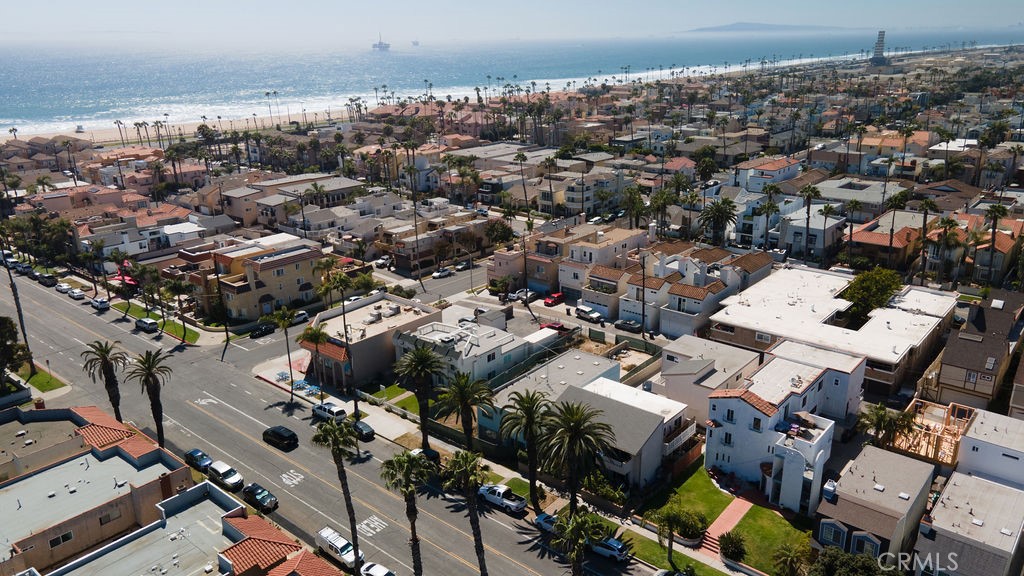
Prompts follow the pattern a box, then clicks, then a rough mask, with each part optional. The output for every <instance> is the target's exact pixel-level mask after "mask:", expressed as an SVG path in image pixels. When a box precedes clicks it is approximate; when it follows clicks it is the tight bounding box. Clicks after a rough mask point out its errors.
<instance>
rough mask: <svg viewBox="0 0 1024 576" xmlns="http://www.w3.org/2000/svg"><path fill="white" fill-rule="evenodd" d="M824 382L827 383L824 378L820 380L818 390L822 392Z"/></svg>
mask: <svg viewBox="0 0 1024 576" xmlns="http://www.w3.org/2000/svg"><path fill="white" fill-rule="evenodd" d="M824 383H825V382H824V381H823V380H818V392H821V386H822V384H824Z"/></svg>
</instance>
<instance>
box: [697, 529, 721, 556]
mask: <svg viewBox="0 0 1024 576" xmlns="http://www.w3.org/2000/svg"><path fill="white" fill-rule="evenodd" d="M700 551H701V552H704V553H705V554H707V555H709V556H715V557H717V556H718V538H716V537H714V536H712V535H711V534H710V533H708V532H705V533H704V538H703V539H702V540H701V542H700Z"/></svg>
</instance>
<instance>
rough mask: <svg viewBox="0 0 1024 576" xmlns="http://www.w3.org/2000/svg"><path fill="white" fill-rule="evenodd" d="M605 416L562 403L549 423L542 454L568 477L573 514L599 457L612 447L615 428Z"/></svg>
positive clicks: (552, 412) (553, 408) (542, 444)
mask: <svg viewBox="0 0 1024 576" xmlns="http://www.w3.org/2000/svg"><path fill="white" fill-rule="evenodd" d="M601 414H603V412H602V411H601V410H598V409H596V408H591V407H590V406H586V405H584V404H580V403H578V402H559V403H558V404H555V405H554V407H552V409H551V418H550V419H549V420H547V421H546V426H545V430H544V436H543V440H542V443H541V452H542V453H543V454H544V457H545V459H546V460H547V461H548V462H550V463H551V464H553V465H554V467H555V469H556V470H558V471H560V472H562V473H563V474H564V475H565V479H566V484H567V485H568V488H569V495H570V496H569V514H570V515H571V514H575V513H576V505H577V503H578V496H579V488H580V481H581V480H582V479H583V478H585V477H586V476H587V474H588V473H589V472H590V471H591V470H593V468H594V466H595V464H596V462H597V458H598V456H599V455H600V454H601V453H602V452H605V451H607V450H609V449H610V448H611V446H612V442H613V441H614V438H615V434H614V432H613V431H612V427H611V426H609V425H608V423H606V422H601V421H600V420H599V418H600V417H601Z"/></svg>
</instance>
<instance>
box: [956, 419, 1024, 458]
mask: <svg viewBox="0 0 1024 576" xmlns="http://www.w3.org/2000/svg"><path fill="white" fill-rule="evenodd" d="M964 436H966V437H968V438H976V439H978V440H982V441H984V442H988V443H990V444H995V445H996V446H1000V447H1003V448H1010V449H1012V450H1016V451H1018V452H1024V420H1018V419H1017V418H1010V417H1009V416H1003V415H1002V414H996V413H995V412H989V411H988V410H975V411H974V420H972V421H971V424H970V426H968V427H967V430H966V431H965V432H964Z"/></svg>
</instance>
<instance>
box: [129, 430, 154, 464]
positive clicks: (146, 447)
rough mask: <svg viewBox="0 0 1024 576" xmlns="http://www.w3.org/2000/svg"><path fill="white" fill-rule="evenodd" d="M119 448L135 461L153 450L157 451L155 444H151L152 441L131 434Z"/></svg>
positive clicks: (144, 436)
mask: <svg viewBox="0 0 1024 576" xmlns="http://www.w3.org/2000/svg"><path fill="white" fill-rule="evenodd" d="M121 448H123V449H124V451H125V452H127V453H128V455H130V456H131V457H132V458H136V459H137V458H139V457H141V456H144V455H146V454H149V453H150V452H152V451H154V450H159V448H157V445H156V442H153V439H152V438H150V437H149V436H146V435H145V434H133V435H132V436H131V437H130V438H128V439H126V440H125V441H124V442H121Z"/></svg>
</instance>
